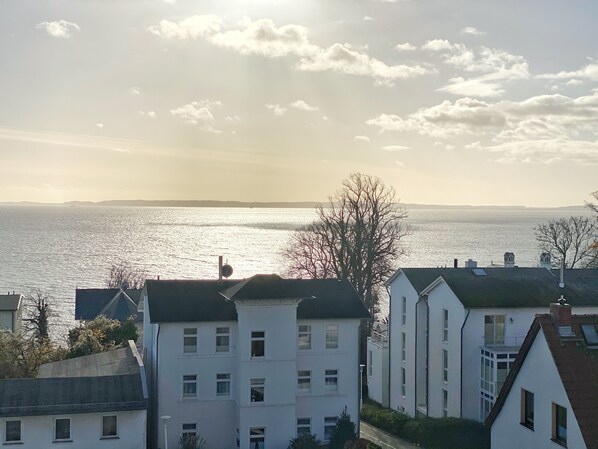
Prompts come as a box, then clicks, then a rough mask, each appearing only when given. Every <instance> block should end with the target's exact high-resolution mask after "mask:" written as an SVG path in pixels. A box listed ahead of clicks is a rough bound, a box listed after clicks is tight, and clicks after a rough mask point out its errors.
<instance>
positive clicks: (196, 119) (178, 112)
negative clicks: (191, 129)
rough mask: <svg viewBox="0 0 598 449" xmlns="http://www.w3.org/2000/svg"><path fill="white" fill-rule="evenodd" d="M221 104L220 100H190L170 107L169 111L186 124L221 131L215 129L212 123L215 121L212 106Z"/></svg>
mask: <svg viewBox="0 0 598 449" xmlns="http://www.w3.org/2000/svg"><path fill="white" fill-rule="evenodd" d="M221 106H222V103H221V102H220V101H212V100H200V101H192V102H191V103H188V104H186V105H183V106H179V107H178V108H176V109H172V110H171V111H170V113H171V114H172V115H174V116H176V117H180V118H181V119H183V121H184V122H185V123H187V124H188V125H199V126H200V128H201V129H203V130H204V131H209V132H213V133H221V132H222V131H220V130H218V129H216V128H215V127H214V125H213V123H214V121H215V117H214V113H213V112H214V108H217V107H221Z"/></svg>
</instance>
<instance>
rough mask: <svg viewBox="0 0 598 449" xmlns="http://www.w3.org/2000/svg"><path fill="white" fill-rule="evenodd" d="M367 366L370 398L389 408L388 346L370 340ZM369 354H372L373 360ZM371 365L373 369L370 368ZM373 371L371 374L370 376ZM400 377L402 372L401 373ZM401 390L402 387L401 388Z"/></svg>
mask: <svg viewBox="0 0 598 449" xmlns="http://www.w3.org/2000/svg"><path fill="white" fill-rule="evenodd" d="M366 350H367V354H368V355H367V356H366V357H367V365H366V367H365V369H366V372H367V376H368V397H369V398H370V399H372V400H374V401H376V402H378V403H380V404H382V405H383V406H384V407H388V406H389V381H388V380H389V378H388V364H389V350H388V344H382V343H380V342H374V341H372V340H371V338H368V343H367V349H366ZM369 354H371V359H370V356H369ZM370 364H371V368H370ZM370 370H371V374H370ZM399 376H400V372H399ZM399 388H400V386H399Z"/></svg>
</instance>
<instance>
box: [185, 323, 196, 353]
mask: <svg viewBox="0 0 598 449" xmlns="http://www.w3.org/2000/svg"><path fill="white" fill-rule="evenodd" d="M183 353H184V354H196V353H197V328H196V327H188V328H185V329H183Z"/></svg>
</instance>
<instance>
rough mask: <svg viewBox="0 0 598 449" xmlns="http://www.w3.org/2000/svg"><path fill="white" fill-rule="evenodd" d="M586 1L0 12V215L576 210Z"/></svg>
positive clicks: (591, 25) (592, 31)
mask: <svg viewBox="0 0 598 449" xmlns="http://www.w3.org/2000/svg"><path fill="white" fill-rule="evenodd" d="M597 168H598V2H596V1H595V0H575V1H573V2H571V1H565V0H527V1H525V2H522V1H520V0H519V1H516V0H501V1H496V0H475V1H474V0H469V1H465V0H451V1H446V0H394V1H393V0H377V1H376V0H317V1H316V0H300V1H298V0H202V1H197V0H37V1H32V0H1V2H0V201H41V202H62V201H71V200H87V201H100V200H108V199H200V200H201V199H215V200H240V201H323V200H326V198H327V197H328V195H330V194H332V193H333V192H334V191H335V190H336V189H337V188H338V187H339V186H340V183H341V181H342V180H343V179H344V178H346V177H347V175H348V174H350V173H352V172H362V173H368V174H373V175H376V176H379V177H381V178H382V179H383V180H384V182H385V183H386V184H388V185H390V186H392V187H394V188H395V189H396V191H397V195H398V197H399V198H400V199H401V201H403V202H406V203H423V204H471V205H488V204H492V205H527V206H564V205H579V204H583V202H584V201H586V200H590V199H591V198H590V196H589V194H590V192H592V191H595V190H598V177H597V176H596V171H597Z"/></svg>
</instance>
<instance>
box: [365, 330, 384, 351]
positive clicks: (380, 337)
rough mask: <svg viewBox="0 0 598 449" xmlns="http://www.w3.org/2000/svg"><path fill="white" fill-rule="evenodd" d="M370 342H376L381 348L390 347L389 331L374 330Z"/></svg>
mask: <svg viewBox="0 0 598 449" xmlns="http://www.w3.org/2000/svg"><path fill="white" fill-rule="evenodd" d="M368 341H369V342H370V343H373V344H375V345H376V346H378V347H380V348H387V347H388V331H377V330H372V333H371V335H370V336H369V337H368Z"/></svg>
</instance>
